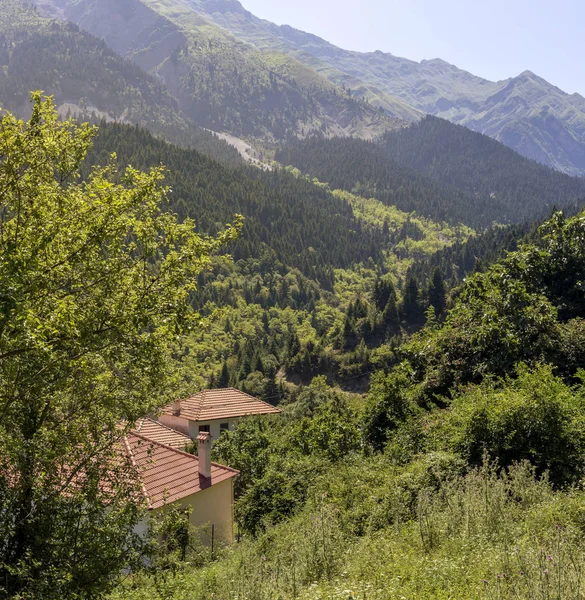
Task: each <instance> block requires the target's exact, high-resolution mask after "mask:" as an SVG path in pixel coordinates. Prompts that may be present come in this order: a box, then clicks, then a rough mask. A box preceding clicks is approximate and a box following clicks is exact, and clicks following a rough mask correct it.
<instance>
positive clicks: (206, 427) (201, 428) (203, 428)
mask: <svg viewBox="0 0 585 600" xmlns="http://www.w3.org/2000/svg"><path fill="white" fill-rule="evenodd" d="M202 431H205V432H206V433H209V425H199V433H201V432H202Z"/></svg>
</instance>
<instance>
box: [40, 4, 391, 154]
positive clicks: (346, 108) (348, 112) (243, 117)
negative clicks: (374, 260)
mask: <svg viewBox="0 0 585 600" xmlns="http://www.w3.org/2000/svg"><path fill="white" fill-rule="evenodd" d="M39 1H40V0H39ZM45 1H49V0H45ZM53 4H54V5H55V6H56V7H57V8H58V9H59V10H62V12H63V15H64V17H65V18H66V19H67V20H69V21H71V22H73V23H76V24H77V25H79V26H80V27H81V28H82V29H85V30H86V31H89V32H90V33H92V34H93V35H96V36H97V37H99V38H101V39H104V40H105V41H106V43H108V44H109V45H110V46H111V47H112V48H113V49H114V50H115V51H117V52H118V53H119V54H121V55H122V56H124V57H126V58H129V59H130V60H132V61H133V62H135V63H137V64H138V65H140V66H141V67H143V68H144V69H145V70H147V71H148V72H149V73H150V74H152V75H154V76H157V77H158V78H159V79H160V80H161V81H162V82H163V83H164V84H165V85H166V87H167V88H168V89H169V91H170V92H171V94H173V96H175V97H176V98H177V100H178V102H179V105H180V107H181V109H182V110H183V111H184V112H185V113H186V114H187V116H189V117H190V118H192V119H193V120H195V121H196V122H197V123H199V124H200V125H202V126H203V127H206V128H209V129H212V130H214V131H220V132H228V133H230V134H232V135H235V136H238V137H247V138H254V139H259V138H264V139H265V140H267V141H268V142H270V140H271V139H279V140H281V139H285V138H286V137H287V136H289V137H290V136H296V135H298V136H301V137H302V136H304V135H307V134H308V133H309V132H312V131H315V130H319V131H320V132H321V133H324V134H326V135H330V136H333V135H335V136H345V135H358V136H361V137H366V138H372V137H374V136H375V135H378V134H379V133H382V132H383V131H385V130H386V129H389V128H392V127H395V126H397V122H396V120H395V119H392V118H391V117H390V116H388V115H386V114H384V113H383V111H380V110H378V109H377V108H375V107H373V106H370V105H369V104H368V103H367V102H364V101H363V100H362V99H359V98H353V97H352V96H351V95H350V94H347V93H346V92H345V91H344V90H343V89H342V88H339V87H337V86H336V85H335V84H334V83H332V82H331V81H329V80H328V79H327V78H325V77H323V76H321V75H320V74H319V73H317V72H316V71H314V70H313V69H312V68H311V67H310V66H309V65H307V64H305V63H303V62H301V61H298V60H297V59H296V58H295V57H293V56H288V55H285V54H283V53H280V52H279V51H278V50H275V49H271V50H267V51H262V52H261V51H258V50H257V49H255V48H254V47H253V46H252V45H250V44H249V43H247V42H245V41H242V40H238V39H237V38H236V37H234V36H233V35H232V34H231V33H230V32H228V31H227V30H225V29H223V28H221V27H218V26H217V25H215V24H214V23H212V22H211V21H209V20H207V19H206V18H205V17H204V16H201V15H200V14H198V13H197V12H196V11H195V10H194V9H193V6H192V5H191V4H189V3H183V2H179V1H178V0H158V1H155V0H122V1H121V2H111V1H108V0H105V1H103V0H102V1H100V2H97V1H96V0H54V1H53Z"/></svg>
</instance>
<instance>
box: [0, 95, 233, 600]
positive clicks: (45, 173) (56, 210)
mask: <svg viewBox="0 0 585 600" xmlns="http://www.w3.org/2000/svg"><path fill="white" fill-rule="evenodd" d="M32 99H33V106H32V116H31V118H30V120H29V121H28V122H22V121H19V120H17V119H16V118H15V117H13V116H12V115H10V114H6V115H5V116H4V117H3V119H2V123H1V128H0V148H1V152H2V162H1V163H0V214H1V215H2V221H1V227H0V403H1V410H0V413H1V417H0V456H1V457H2V459H1V464H2V468H1V469H0V538H1V539H2V544H1V546H0V573H1V577H0V580H1V582H2V583H1V585H2V586H3V591H2V593H3V594H4V595H5V596H7V597H15V596H18V597H20V598H38V597H42V598H63V597H69V598H81V597H88V596H93V597H98V596H100V595H103V593H105V591H107V590H108V589H109V588H111V586H112V585H113V584H114V583H115V582H116V581H117V580H118V579H119V577H120V573H121V569H122V568H123V567H127V566H131V565H135V564H137V561H138V560H139V558H140V552H141V551H142V550H141V548H142V546H143V543H142V541H141V539H140V538H139V537H138V536H137V535H136V534H135V533H134V526H135V525H136V523H137V522H138V520H139V519H140V518H141V515H142V511H143V509H144V506H143V505H142V502H141V500H140V498H141V495H140V492H139V490H138V489H136V487H135V476H133V473H134V472H133V469H132V466H131V465H130V464H128V462H127V461H125V460H123V458H122V456H123V452H122V448H121V447H120V444H122V442H121V439H120V436H121V435H122V434H123V433H124V431H123V429H121V428H120V423H121V422H126V423H133V422H135V420H136V419H137V418H138V417H139V416H142V415H144V414H147V413H149V412H151V411H153V410H155V409H156V408H157V407H159V406H161V405H162V404H164V402H165V400H169V399H170V397H169V396H170V392H171V390H170V388H171V386H172V383H173V368H172V362H171V356H172V353H173V351H174V349H175V348H176V343H177V340H178V339H179V338H180V336H181V335H182V333H183V332H184V331H186V330H187V329H188V328H190V327H193V326H195V325H196V323H197V319H196V315H195V314H194V313H193V311H192V310H191V309H190V307H189V303H188V298H189V294H190V293H192V292H193V291H194V290H195V288H196V278H197V275H198V273H199V272H200V271H201V270H202V269H203V268H205V267H206V266H207V265H208V264H209V260H210V254H211V253H213V252H215V251H216V250H217V249H218V248H219V247H220V245H221V244H223V243H225V242H227V241H229V240H233V239H234V237H235V236H236V233H237V229H236V228H235V227H229V228H227V229H226V230H225V231H223V232H222V233H221V234H220V235H218V237H216V238H207V237H205V238H204V237H201V236H199V235H197V234H196V233H195V232H194V228H193V223H192V222H191V221H189V220H186V221H184V222H183V223H179V222H178V221H177V219H176V216H175V215H173V214H172V213H170V212H166V211H163V210H162V206H161V205H162V203H163V202H164V200H165V197H166V195H167V189H166V188H164V187H162V183H161V182H162V173H161V171H160V169H154V170H152V171H151V172H149V173H142V172H140V171H137V170H135V169H132V168H128V169H127V170H126V171H125V172H121V173H120V172H117V170H116V167H115V165H114V164H113V163H112V164H110V165H108V166H105V167H101V168H96V169H94V171H93V172H92V173H91V175H90V176H89V177H88V178H87V179H86V180H85V181H83V182H79V180H78V169H79V164H80V162H81V161H82V160H83V158H84V156H85V154H86V152H87V150H88V148H89V146H90V144H91V140H92V138H93V137H94V135H95V130H94V129H93V128H91V127H89V126H82V127H77V126H75V125H74V124H73V123H71V122H60V121H59V120H58V115H57V112H56V111H55V108H54V105H53V103H52V101H51V100H50V99H42V98H41V96H40V94H39V93H35V94H33V96H32ZM129 499H131V501H130V502H129Z"/></svg>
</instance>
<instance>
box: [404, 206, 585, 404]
mask: <svg viewBox="0 0 585 600" xmlns="http://www.w3.org/2000/svg"><path fill="white" fill-rule="evenodd" d="M584 227H585V218H584V217H583V216H582V215H580V216H577V217H572V218H569V219H566V218H565V217H564V216H563V215H562V214H561V213H556V214H555V215H554V216H553V218H552V219H550V220H549V221H547V222H546V223H545V224H544V225H543V226H542V227H541V229H540V237H539V238H538V239H537V240H536V241H535V243H534V244H526V245H525V246H523V247H522V248H521V249H520V250H518V251H516V252H513V253H510V254H509V256H508V257H507V258H506V259H504V260H503V261H501V262H500V263H499V264H496V265H494V266H493V267H491V268H490V269H488V270H487V271H486V272H485V273H477V274H475V275H474V276H472V277H470V278H469V279H468V280H467V282H466V284H465V286H464V287H463V290H462V292H461V295H460V296H459V298H458V299H457V302H456V303H455V305H454V307H453V309H452V310H451V311H450V312H449V314H448V316H447V319H446V321H445V324H444V326H443V327H441V328H440V329H436V328H429V329H427V330H426V331H423V332H421V333H420V334H417V335H416V336H414V337H413V339H412V340H411V342H410V343H409V344H408V345H407V346H406V347H405V348H404V349H403V350H404V353H403V356H404V357H405V358H406V359H407V361H408V367H407V368H408V369H412V373H413V376H414V378H415V380H416V381H418V382H420V383H421V386H422V389H423V390H426V392H429V393H430V394H431V395H433V394H444V393H447V392H448V390H449V389H450V388H451V387H452V385H453V384H455V383H465V382H470V381H480V380H481V378H482V377H483V376H484V375H485V374H487V373H493V374H496V375H499V376H502V375H505V374H506V373H510V372H512V370H513V367H514V365H515V364H516V363H518V362H521V361H528V362H535V361H538V360H540V359H542V358H545V359H547V360H550V361H553V362H554V363H555V364H557V365H558V367H559V368H560V369H561V370H562V371H564V372H565V373H567V374H568V375H570V374H572V373H574V372H575V368H576V367H578V365H577V364H576V356H579V355H580V352H581V350H580V348H581V347H582V338H581V335H580V329H579V321H578V320H577V321H573V322H572V323H570V324H569V322H570V321H571V320H572V319H580V318H582V316H583V315H584V314H585V294H584V292H583V290H582V289H581V287H582V286H581V281H582V278H583V276H584V273H583V264H584V261H583V252H584V247H583V239H584V238H583V235H582V231H583V228H584ZM565 322H567V323H566V324H564V323H565Z"/></svg>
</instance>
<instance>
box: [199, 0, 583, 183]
mask: <svg viewBox="0 0 585 600" xmlns="http://www.w3.org/2000/svg"><path fill="white" fill-rule="evenodd" d="M188 3H189V5H190V6H192V7H193V8H194V9H195V10H196V11H197V12H198V14H200V15H203V16H204V17H205V18H206V19H209V20H212V21H213V22H214V23H216V24H218V25H220V26H222V27H225V28H226V29H227V30H229V31H231V32H232V33H233V34H234V35H236V36H237V37H239V38H240V39H243V40H246V41H247V42H249V43H251V44H253V45H254V46H255V47H256V48H259V49H268V48H269V49H278V50H279V51H281V52H286V53H290V54H291V55H292V56H295V57H296V58H297V59H298V60H300V61H302V62H304V63H306V64H308V65H310V66H311V67H312V68H314V69H315V70H316V71H318V72H319V73H320V74H321V75H323V76H324V77H327V78H328V79H329V80H330V81H332V82H334V83H336V84H338V85H342V84H343V85H345V86H346V87H350V88H351V89H352V90H354V93H355V94H356V95H358V96H360V97H362V96H365V97H366V98H367V99H369V100H370V101H371V102H372V103H373V104H375V105H378V106H382V107H383V108H384V109H386V110H389V111H390V112H391V113H393V114H396V113H395V112H393V111H396V110H397V107H401V110H400V111H399V112H400V116H401V117H403V118H409V117H410V118H411V119H412V118H416V113H413V112H412V110H411V114H410V115H408V113H407V112H406V111H404V108H403V107H404V106H405V105H407V106H410V107H412V108H414V109H417V110H419V111H423V112H425V113H429V114H432V115H436V116H440V117H443V118H446V119H449V120H451V121H453V122H454V123H458V124H461V125H465V126H467V127H469V128H471V129H474V130H475V131H479V132H481V133H485V134H487V135H489V136H490V137H493V138H495V139H497V140H499V141H501V142H502V143H504V144H506V145H507V146H510V147H511V148H513V149H514V150H516V151H517V152H519V153H520V154H522V155H524V156H526V157H528V158H533V159H535V160H537V161H539V162H541V163H543V164H546V165H549V166H552V167H554V168H556V169H559V170H562V171H564V172H566V173H569V174H572V175H585V98H583V97H582V96H580V95H578V94H572V95H570V94H566V93H565V92H563V91H562V90H560V89H558V88H557V87H555V86H553V85H551V84H550V83H548V82H547V81H545V80H544V79H542V78H540V77H538V76H536V75H535V74H534V73H531V72H529V71H525V72H524V73H522V74H520V75H519V76H517V77H513V78H510V79H507V80H504V81H498V82H492V81H487V80H485V79H482V78H481V77H476V76H474V75H472V74H471V73H468V72H466V71H463V70H461V69H458V68H457V67H455V66H453V65H451V64H449V63H447V62H445V61H442V60H439V59H435V60H423V61H422V62H420V63H418V62H415V61H411V60H407V59H404V58H399V57H396V56H393V55H392V54H388V53H383V52H379V51H378V52H371V53H360V52H350V51H347V50H343V49H341V48H338V47H336V46H334V45H333V44H330V43H328V42H327V41H325V40H323V39H321V38H319V37H317V36H314V35H311V34H308V33H305V32H303V31H299V30H297V29H293V28H292V27H289V26H280V27H279V26H277V25H274V24H273V23H270V22H268V21H264V20H262V19H258V18H257V17H255V16H254V15H252V14H251V13H250V12H248V11H247V10H245V9H244V8H243V7H242V5H241V4H240V3H239V2H238V1H237V0H188Z"/></svg>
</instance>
